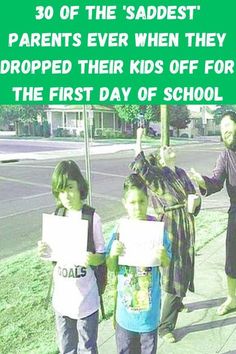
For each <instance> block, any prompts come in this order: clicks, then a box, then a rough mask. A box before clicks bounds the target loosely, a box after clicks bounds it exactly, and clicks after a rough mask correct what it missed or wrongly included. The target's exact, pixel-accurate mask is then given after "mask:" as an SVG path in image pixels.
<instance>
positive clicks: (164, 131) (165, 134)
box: [160, 104, 170, 146]
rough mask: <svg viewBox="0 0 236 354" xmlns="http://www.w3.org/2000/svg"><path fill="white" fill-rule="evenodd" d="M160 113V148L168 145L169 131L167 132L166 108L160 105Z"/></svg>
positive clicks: (167, 117)
mask: <svg viewBox="0 0 236 354" xmlns="http://www.w3.org/2000/svg"><path fill="white" fill-rule="evenodd" d="M160 109H161V112H160V115H161V146H163V145H167V146H169V145H170V131H169V125H170V124H169V116H168V106H167V105H164V104H162V105H161V106H160Z"/></svg>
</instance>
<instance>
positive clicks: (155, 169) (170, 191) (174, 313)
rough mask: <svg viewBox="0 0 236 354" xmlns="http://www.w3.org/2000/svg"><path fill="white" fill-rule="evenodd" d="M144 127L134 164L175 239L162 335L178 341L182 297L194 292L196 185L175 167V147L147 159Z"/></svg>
mask: <svg viewBox="0 0 236 354" xmlns="http://www.w3.org/2000/svg"><path fill="white" fill-rule="evenodd" d="M141 138H142V130H141V128H139V129H138V131H137V148H136V158H135V161H134V162H133V163H132V164H131V168H132V170H133V171H134V172H135V173H137V174H138V175H139V176H140V177H141V179H142V180H143V182H144V184H145V185H146V186H147V187H148V188H149V189H150V190H151V192H152V201H153V206H154V209H155V212H156V213H157V215H158V216H159V220H160V219H161V220H163V221H164V223H165V228H166V229H167V231H168V234H169V237H170V240H171V242H172V259H171V261H170V265H169V266H168V267H166V268H165V270H164V272H163V289H164V290H165V292H166V296H165V301H164V305H163V309H162V317H161V324H160V326H159V335H160V336H161V337H163V338H164V339H165V340H167V341H168V342H175V337H174V334H173V331H174V328H175V325H176V322H177V318H178V313H179V312H180V311H181V310H182V309H183V308H184V306H183V303H182V300H183V298H184V297H185V295H186V292H187V290H188V289H189V290H190V291H194V284H193V278H194V242H195V226H194V215H197V214H198V212H199V210H200V197H199V200H198V204H199V205H198V207H197V208H196V210H195V212H194V213H193V214H192V213H191V214H190V213H189V212H188V210H187V199H188V195H189V194H195V193H196V191H195V188H194V186H193V184H192V182H191V180H190V179H189V177H188V176H187V174H186V172H185V171H184V170H183V169H181V168H179V167H176V166H175V153H174V151H173V149H172V148H171V147H167V146H166V147H162V148H161V150H160V158H158V159H156V157H155V156H152V157H151V159H149V158H146V157H145V155H144V153H143V151H141V150H142V148H141Z"/></svg>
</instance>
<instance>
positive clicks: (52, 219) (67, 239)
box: [42, 214, 88, 265]
mask: <svg viewBox="0 0 236 354" xmlns="http://www.w3.org/2000/svg"><path fill="white" fill-rule="evenodd" d="M42 240H43V241H44V242H46V243H47V244H48V246H49V247H50V249H51V253H50V256H49V257H46V258H45V257H44V259H47V260H50V261H57V262H58V261H60V262H69V263H73V264H77V265H80V264H83V261H84V258H85V253H86V251H87V240H88V221H87V220H81V219H79V218H74V217H73V218H71V217H64V216H58V215H53V214H43V226H42Z"/></svg>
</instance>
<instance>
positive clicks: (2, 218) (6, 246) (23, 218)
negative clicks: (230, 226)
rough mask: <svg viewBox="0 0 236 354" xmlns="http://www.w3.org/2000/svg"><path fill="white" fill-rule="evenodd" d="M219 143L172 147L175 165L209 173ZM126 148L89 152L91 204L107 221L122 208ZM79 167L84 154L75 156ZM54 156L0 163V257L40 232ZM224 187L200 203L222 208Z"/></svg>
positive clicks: (49, 207) (50, 203)
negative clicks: (39, 159) (109, 152)
mask: <svg viewBox="0 0 236 354" xmlns="http://www.w3.org/2000/svg"><path fill="white" fill-rule="evenodd" d="M221 149H222V146H221V145H220V144H199V145H193V146H187V148H186V146H185V147H184V146H180V147H176V150H177V156H178V161H177V162H178V165H179V166H182V167H184V168H186V169H187V170H189V168H190V167H192V166H194V167H195V168H196V169H198V170H199V171H200V172H204V173H206V174H207V173H209V172H210V171H211V169H212V167H213V166H214V161H215V159H216V157H217V155H218V153H219V151H220V150H221ZM132 158H133V156H132V152H131V151H123V152H119V153H114V154H106V155H100V156H99V155H96V156H92V160H91V166H92V186H93V190H92V192H93V204H94V206H95V207H96V209H97V211H98V213H99V214H100V215H101V217H102V221H103V222H106V221H109V220H114V219H116V218H118V217H120V216H121V215H122V214H123V213H124V209H123V206H122V203H121V191H122V184H123V180H124V177H125V176H126V175H127V174H128V173H129V169H128V164H129V162H130V161H131V160H132ZM75 160H76V161H77V162H78V163H79V165H80V167H81V169H82V171H84V170H85V164H84V159H83V158H82V157H80V158H77V159H75ZM57 162H58V160H55V159H48V160H41V161H27V160H26V161H20V162H16V163H8V164H1V165H0V196H1V205H0V235H1V247H0V258H2V257H7V256H9V255H12V254H16V253H18V252H21V251H22V250H26V249H29V248H32V247H34V246H35V245H36V241H37V240H38V239H40V234H41V215H42V212H52V211H53V209H54V200H53V198H52V196H51V192H50V178H51V174H52V171H53V169H54V167H55V165H56V163H57ZM227 205H228V200H227V197H226V193H225V192H221V193H218V194H217V195H215V196H212V197H209V198H207V203H206V200H205V201H204V203H203V207H204V208H205V207H207V208H219V207H221V208H222V207H223V208H226V207H227Z"/></svg>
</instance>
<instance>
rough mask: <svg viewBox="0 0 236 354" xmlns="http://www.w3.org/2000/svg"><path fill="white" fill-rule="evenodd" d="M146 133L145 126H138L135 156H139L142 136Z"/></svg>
mask: <svg viewBox="0 0 236 354" xmlns="http://www.w3.org/2000/svg"><path fill="white" fill-rule="evenodd" d="M143 134H144V129H143V128H141V127H140V128H138V129H137V132H136V145H135V156H138V154H140V152H141V151H142V137H143Z"/></svg>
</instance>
